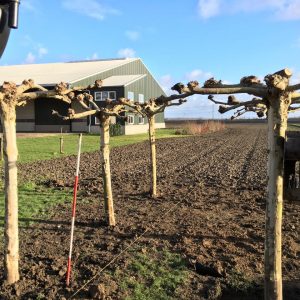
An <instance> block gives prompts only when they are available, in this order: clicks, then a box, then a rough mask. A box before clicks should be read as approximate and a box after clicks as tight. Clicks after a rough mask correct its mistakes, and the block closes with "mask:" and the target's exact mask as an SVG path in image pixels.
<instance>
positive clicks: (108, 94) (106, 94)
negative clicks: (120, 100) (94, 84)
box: [95, 91, 116, 101]
mask: <svg viewBox="0 0 300 300" xmlns="http://www.w3.org/2000/svg"><path fill="white" fill-rule="evenodd" d="M107 98H109V99H111V100H116V92H115V91H103V92H95V101H105V100H106V99H107Z"/></svg>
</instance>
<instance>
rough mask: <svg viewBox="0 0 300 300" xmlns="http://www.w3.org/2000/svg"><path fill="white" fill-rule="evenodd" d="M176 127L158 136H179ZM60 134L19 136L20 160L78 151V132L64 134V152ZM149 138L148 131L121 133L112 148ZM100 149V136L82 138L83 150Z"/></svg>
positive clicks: (46, 157) (54, 156)
mask: <svg viewBox="0 0 300 300" xmlns="http://www.w3.org/2000/svg"><path fill="white" fill-rule="evenodd" d="M175 131H176V130H175V129H158V130H157V133H156V136H157V138H158V139H160V138H169V137H178V135H175ZM59 138H60V135H57V136H49V137H36V138H18V141H17V143H18V149H19V162H32V161H37V160H46V159H51V158H58V157H62V156H67V155H72V154H76V153H77V143H78V135H77V134H67V135H64V154H60V153H59V149H60V148H59V147H60V140H59ZM146 140H148V133H143V134H136V135H121V136H115V137H111V140H110V145H111V148H113V147H119V146H125V145H130V144H135V143H139V142H143V141H146ZM99 149H100V136H99V135H94V134H85V135H84V136H83V139H82V152H93V151H97V150H99Z"/></svg>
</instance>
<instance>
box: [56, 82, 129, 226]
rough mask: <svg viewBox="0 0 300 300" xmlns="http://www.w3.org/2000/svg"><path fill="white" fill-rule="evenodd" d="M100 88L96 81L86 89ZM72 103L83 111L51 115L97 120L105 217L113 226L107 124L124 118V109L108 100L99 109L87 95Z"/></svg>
mask: <svg viewBox="0 0 300 300" xmlns="http://www.w3.org/2000/svg"><path fill="white" fill-rule="evenodd" d="M101 86H102V80H96V81H95V84H94V85H91V86H89V87H88V89H89V90H94V89H99V88H101ZM72 103H78V104H79V105H80V106H81V109H82V110H83V111H82V112H77V113H76V112H75V110H74V109H69V111H68V115H67V116H61V115H60V114H59V113H58V112H57V111H53V112H52V113H53V114H54V115H57V116H59V117H60V118H63V119H64V120H74V119H80V118H85V117H87V116H95V117H96V118H97V119H98V120H99V124H100V138H101V139H100V144H101V164H102V177H103V189H104V207H105V217H106V221H107V224H108V225H109V226H115V225H116V219H115V213H114V203H113V194H112V187H111V172H110V149H109V139H110V135H109V124H110V122H111V117H112V116H115V117H119V118H125V117H124V112H125V107H124V105H123V104H122V103H121V102H119V101H112V100H110V99H106V101H105V105H104V107H100V106H98V105H97V104H96V103H95V101H94V100H93V96H91V95H90V94H89V93H83V94H79V95H78V96H76V97H75V95H74V97H73V99H72Z"/></svg>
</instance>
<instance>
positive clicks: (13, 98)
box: [0, 69, 300, 299]
mask: <svg viewBox="0 0 300 300" xmlns="http://www.w3.org/2000/svg"><path fill="white" fill-rule="evenodd" d="M291 75H292V73H291V71H289V70H288V69H284V70H281V71H279V72H276V73H274V74H271V75H267V76H265V84H263V83H261V82H260V81H259V80H258V79H257V78H256V77H255V76H248V77H243V78H242V79H241V81H240V83H239V84H235V85H224V84H222V82H221V81H216V80H214V79H213V78H212V79H209V80H207V81H206V82H205V83H204V85H203V86H202V87H199V83H198V82H196V81H192V82H189V83H188V84H187V85H186V86H185V85H184V84H181V83H178V84H176V85H174V86H173V88H172V89H173V90H175V91H177V92H178V94H176V95H171V96H168V97H166V96H160V97H157V98H153V99H149V100H148V101H146V102H145V103H135V102H133V101H131V100H129V99H126V98H120V99H118V100H117V101H112V100H110V99H107V101H106V105H105V106H104V107H99V106H98V105H97V104H96V103H95V101H94V100H93V97H92V96H91V95H90V94H88V93H86V92H85V90H86V88H72V89H69V88H68V86H67V85H66V84H64V83H60V84H58V85H57V86H56V87H55V88H54V89H53V90H46V89H45V88H44V87H42V86H40V85H36V84H35V83H34V82H33V81H32V80H28V81H24V82H23V83H22V85H20V86H16V85H15V84H13V83H11V82H5V83H4V84H3V85H2V87H1V89H0V115H1V122H2V126H3V137H4V158H5V258H4V259H5V264H4V265H5V276H6V279H7V282H8V283H10V284H11V283H14V282H16V281H18V280H19V271H18V263H19V241H18V193H17V166H16V162H17V155H18V151H17V144H16V107H17V106H21V105H26V103H27V102H28V101H34V100H36V99H42V98H52V99H56V100H59V101H64V102H67V103H69V104H70V105H72V104H73V103H79V104H80V106H81V108H82V109H83V112H82V111H81V112H75V111H74V110H73V109H69V111H68V115H67V116H61V115H59V113H58V112H55V111H54V112H53V113H54V114H56V115H58V116H59V117H62V118H64V119H66V120H71V119H78V118H84V117H87V116H91V115H93V116H95V117H97V118H98V119H99V121H100V134H101V155H102V173H103V186H104V200H105V211H106V219H107V223H108V225H111V226H114V225H115V224H116V221H115V214H114V207H113V193H112V188H111V172H110V157H109V156H110V155H109V138H110V137H109V124H110V120H111V117H112V116H115V117H119V118H125V112H126V111H128V110H130V111H133V112H136V113H138V114H140V115H142V116H143V117H146V118H147V119H148V124H149V140H150V147H151V170H152V180H151V188H150V193H151V195H152V196H153V197H156V196H157V180H156V149H155V115H156V114H157V113H161V112H163V111H164V110H165V108H166V107H168V106H172V105H181V104H182V103H184V102H185V101H186V100H185V99H186V98H188V97H189V96H191V95H195V94H200V95H208V99H209V100H211V101H212V102H214V103H215V104H219V105H220V106H219V112H220V113H225V112H228V111H234V115H233V118H235V117H238V116H240V115H242V114H243V113H245V112H248V111H252V112H256V113H257V115H258V117H263V116H267V118H268V132H269V133H268V141H269V144H268V149H269V159H268V166H269V167H268V175H269V181H268V199H267V206H266V207H267V208H266V241H265V299H282V276H281V224H282V203H283V199H282V194H283V151H284V139H285V131H286V128H287V118H288V112H289V111H295V110H297V109H298V107H297V104H298V103H299V104H300V94H299V93H297V90H299V89H300V84H298V85H289V78H290V77H291ZM101 84H102V82H101V80H98V81H96V82H95V84H94V85H93V86H89V87H88V88H89V89H91V90H93V89H99V88H101ZM241 93H244V94H249V95H253V96H255V97H254V98H253V99H251V100H249V101H244V102H242V101H239V100H238V99H236V98H235V97H234V96H233V95H232V94H241ZM218 94H227V95H229V96H228V101H227V102H222V101H217V100H215V99H214V97H213V95H218ZM175 100H177V101H176V102H175ZM72 107H75V106H73V105H72Z"/></svg>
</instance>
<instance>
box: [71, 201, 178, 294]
mask: <svg viewBox="0 0 300 300" xmlns="http://www.w3.org/2000/svg"><path fill="white" fill-rule="evenodd" d="M182 201H183V199H181V200H179V201H178V202H176V203H175V204H174V206H173V207H171V208H170V209H169V210H167V211H166V212H165V213H164V214H163V215H162V216H161V217H160V218H159V219H158V220H160V219H164V218H165V217H166V215H167V214H168V213H170V212H172V211H173V210H174V209H175V208H176V207H177V206H178V204H180V203H181V202H182ZM155 223H156V222H154V223H153V224H155ZM153 224H152V225H149V226H148V227H146V229H145V230H144V231H143V232H142V233H141V234H140V235H139V236H138V237H136V238H135V239H134V240H133V242H132V243H131V244H130V245H128V246H127V247H125V248H124V249H123V250H122V251H121V252H120V253H119V254H117V255H116V256H115V257H114V258H113V259H112V260H110V261H109V262H108V263H107V264H106V265H105V266H104V267H103V268H101V269H100V270H99V272H98V273H97V274H96V275H94V276H93V277H92V278H91V279H90V280H88V281H87V282H86V283H85V284H84V285H82V286H81V287H80V288H79V289H78V290H77V291H76V292H75V293H74V294H72V295H71V296H70V297H69V298H68V299H72V298H73V297H74V296H76V295H77V294H78V293H79V292H80V291H82V290H83V289H84V288H85V287H86V286H87V285H89V284H90V283H91V282H92V281H93V280H95V279H96V278H97V277H99V276H100V274H101V273H102V272H103V271H104V270H105V269H107V267H109V266H110V265H111V264H112V263H114V262H115V261H116V260H117V259H118V258H119V257H120V256H121V255H122V254H124V253H126V252H127V251H128V250H129V249H131V248H132V246H133V245H134V244H136V242H137V241H138V240H139V239H140V238H141V237H143V236H144V235H145V233H146V232H147V231H148V230H149V229H151V227H152V226H153Z"/></svg>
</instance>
